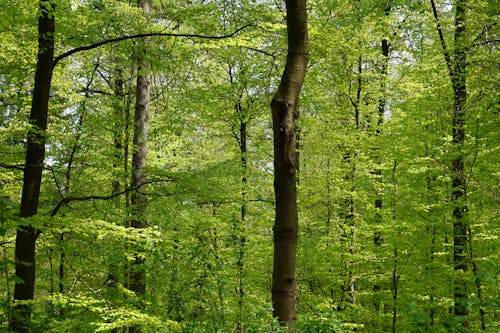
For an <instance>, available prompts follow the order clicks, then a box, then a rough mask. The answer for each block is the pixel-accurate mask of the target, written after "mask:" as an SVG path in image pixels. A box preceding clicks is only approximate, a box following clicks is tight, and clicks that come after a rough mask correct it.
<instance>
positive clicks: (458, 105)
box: [430, 0, 469, 329]
mask: <svg viewBox="0 0 500 333" xmlns="http://www.w3.org/2000/svg"><path fill="white" fill-rule="evenodd" d="M430 1H431V6H432V11H433V14H434V18H435V19H436V28H437V31H438V34H439V39H440V42H441V46H442V48H443V55H444V59H445V61H446V65H447V67H448V73H449V76H450V81H451V86H452V88H453V114H452V127H451V128H452V143H453V145H454V147H455V156H454V158H453V160H452V161H451V166H450V170H451V203H452V207H453V268H454V270H455V273H456V274H455V281H454V290H453V298H454V313H455V315H456V316H457V317H458V319H459V321H460V323H461V325H462V326H463V327H464V328H465V329H467V328H468V327H469V323H468V320H467V316H468V314H469V313H468V310H467V298H468V287H467V284H468V283H467V278H466V274H464V273H465V272H466V271H468V267H469V260H468V256H467V239H468V234H467V230H468V223H467V198H466V186H467V184H466V181H465V165H464V159H463V153H462V147H463V145H464V143H465V118H466V117H465V114H466V102H467V88H466V78H467V73H466V70H467V54H466V49H467V48H466V10H467V0H456V1H455V34H454V38H455V40H454V49H453V54H450V52H449V50H448V48H447V46H446V42H445V39H444V33H443V30H442V28H441V23H440V20H439V15H438V12H437V8H436V4H435V2H434V0H430Z"/></svg>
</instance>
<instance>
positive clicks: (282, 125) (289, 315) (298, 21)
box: [271, 0, 309, 330]
mask: <svg viewBox="0 0 500 333" xmlns="http://www.w3.org/2000/svg"><path fill="white" fill-rule="evenodd" d="M286 11H287V18H286V19H287V36H288V53H287V59H286V64H285V69H284V71H283V76H282V77H281V81H280V85H279V87H278V91H277V92H276V94H275V95H274V97H273V100H272V102H271V111H272V118H273V133H274V193H275V198H276V208H275V209H276V211H275V214H276V215H275V222H274V227H273V231H274V265H273V285H272V300H273V315H274V316H275V317H276V318H278V320H279V321H280V323H282V324H283V325H287V326H288V328H289V330H293V324H294V322H295V321H296V312H297V298H296V297H297V295H296V293H297V291H296V276H295V262H296V253H297V238H298V213H297V188H296V170H297V162H298V161H297V154H296V140H295V135H296V132H295V128H296V125H295V120H296V118H297V114H298V100H299V95H300V91H301V89H302V84H303V82H304V78H305V74H306V71H307V63H308V52H309V50H308V41H307V39H308V33H307V11H306V1H305V0H287V1H286Z"/></svg>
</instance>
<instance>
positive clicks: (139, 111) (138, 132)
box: [129, 0, 150, 333]
mask: <svg viewBox="0 0 500 333" xmlns="http://www.w3.org/2000/svg"><path fill="white" fill-rule="evenodd" d="M138 6H139V8H141V9H142V10H143V12H144V13H148V12H149V8H150V4H149V0H138ZM146 51H147V42H143V44H142V45H141V50H140V54H139V56H138V59H137V73H138V74H137V87H136V102H135V116H134V137H133V141H132V142H133V153H132V182H131V186H132V187H134V188H137V191H135V192H134V193H133V194H132V197H131V198H130V199H131V201H130V203H131V211H132V217H131V223H130V226H131V227H132V228H146V227H147V220H146V216H145V215H146V208H147V201H146V197H145V195H144V194H143V192H144V190H145V187H146V185H145V182H146V160H147V155H148V149H147V142H148V120H149V101H150V75H149V64H148V63H147V61H146V60H145V54H146ZM144 261H145V260H144V258H143V257H142V256H140V255H139V256H137V257H136V258H135V260H134V263H133V265H132V267H131V272H130V289H131V290H132V291H134V292H135V293H136V294H137V295H138V296H141V297H142V296H144V295H145V293H146V271H145V270H144V267H142V266H143V265H144ZM136 332H141V330H140V329H139V327H137V326H133V327H131V328H130V329H129V333H136Z"/></svg>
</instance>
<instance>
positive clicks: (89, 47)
mask: <svg viewBox="0 0 500 333" xmlns="http://www.w3.org/2000/svg"><path fill="white" fill-rule="evenodd" d="M250 26H252V24H246V25H244V26H242V27H240V28H238V29H236V30H235V31H233V32H231V33H230V34H227V35H219V36H210V35H200V34H180V33H170V32H150V33H142V34H135V35H125V36H121V37H116V38H111V39H106V40H103V41H100V42H96V43H92V44H89V45H84V46H80V47H76V48H74V49H72V50H69V51H67V52H64V53H63V54H60V55H58V56H57V57H55V58H54V61H53V63H52V69H53V68H54V67H56V65H57V64H58V63H59V61H61V60H62V59H64V58H67V57H69V56H71V55H73V54H75V53H77V52H81V51H87V50H92V49H96V48H98V47H101V46H103V45H107V44H111V43H117V42H121V41H125V40H131V39H137V38H145V37H155V36H156V37H185V38H199V39H224V38H230V37H233V36H235V35H237V34H238V33H239V32H240V31H242V30H244V29H246V28H248V27H250Z"/></svg>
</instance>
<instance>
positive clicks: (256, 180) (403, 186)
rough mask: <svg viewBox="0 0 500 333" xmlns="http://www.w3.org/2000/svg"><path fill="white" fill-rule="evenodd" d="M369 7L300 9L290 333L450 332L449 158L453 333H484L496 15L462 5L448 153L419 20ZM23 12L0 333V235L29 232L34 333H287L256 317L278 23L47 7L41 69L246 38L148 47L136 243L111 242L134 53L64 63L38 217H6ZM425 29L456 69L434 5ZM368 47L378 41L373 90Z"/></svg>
mask: <svg viewBox="0 0 500 333" xmlns="http://www.w3.org/2000/svg"><path fill="white" fill-rule="evenodd" d="M4 2H5V1H4ZM386 3H387V2H386V1H362V2H360V1H315V2H309V4H308V5H309V9H310V12H309V22H310V24H309V27H310V48H311V54H310V58H311V59H310V68H309V69H308V74H307V78H306V83H305V87H304V94H303V96H302V98H301V101H300V108H299V111H300V115H299V120H298V124H299V126H300V145H299V151H300V170H299V207H300V237H299V249H298V257H297V282H298V295H297V296H298V301H299V302H298V303H299V309H298V310H299V314H298V321H297V323H296V331H297V332H360V331H361V332H365V331H366V332H391V331H393V327H394V328H395V329H394V330H395V331H396V332H431V331H432V332H448V331H452V330H455V331H459V330H460V328H461V327H462V326H461V325H460V322H459V321H458V319H457V318H456V317H455V316H453V315H452V314H451V313H452V310H453V304H454V300H453V283H454V281H455V280H456V272H454V269H453V264H452V263H453V225H452V210H451V204H450V191H451V177H452V176H451V173H450V165H451V161H452V160H453V159H454V158H455V157H456V156H457V154H461V155H462V156H463V158H464V162H465V170H466V172H467V174H466V175H465V176H466V180H467V197H466V200H467V207H468V212H467V214H468V218H467V225H468V227H469V229H470V231H469V236H470V239H469V242H468V246H469V248H468V249H467V252H468V255H469V258H470V261H469V264H470V265H469V271H468V272H467V273H466V274H465V276H464V279H465V280H466V281H467V288H468V294H469V297H468V304H467V306H468V309H469V316H468V319H469V324H470V327H471V328H470V331H473V332H482V331H489V332H494V331H498V329H499V326H498V323H497V321H496V320H495V319H496V318H497V316H498V312H497V311H498V310H496V309H497V308H498V306H499V300H498V295H499V288H498V276H499V269H498V262H499V257H498V256H499V254H498V251H496V249H497V247H498V246H497V244H498V237H499V232H500V230H499V228H498V225H497V224H498V223H496V221H497V220H498V209H497V207H498V189H497V184H498V183H499V179H498V178H499V173H498V170H497V169H498V164H499V160H498V159H499V157H498V156H500V154H498V145H497V144H496V143H497V142H498V138H499V134H498V128H499V127H498V120H497V118H498V106H497V104H498V100H499V92H498V89H493V88H492V87H496V86H497V85H498V80H499V77H498V75H499V74H497V73H498V70H497V65H498V64H497V62H496V58H497V53H498V50H497V45H496V42H495V40H497V39H498V27H497V25H496V24H495V19H496V15H497V14H498V13H497V8H496V7H495V5H493V4H491V3H490V2H487V1H479V0H477V1H476V0H474V1H470V3H469V6H468V17H469V19H468V38H467V40H468V43H470V45H469V46H470V47H469V53H468V60H469V63H468V66H467V91H468V96H467V117H466V124H465V130H466V141H465V143H464V145H463V146H462V147H461V149H460V150H458V149H456V148H455V145H454V144H453V142H452V133H451V119H452V110H453V104H452V103H453V100H452V95H451V92H452V90H451V88H452V87H451V84H450V81H449V77H448V76H447V75H448V74H447V68H446V65H445V63H444V61H443V54H442V49H441V48H440V47H441V46H440V43H439V39H438V38H439V37H438V35H437V33H436V29H435V22H434V20H433V16H432V12H431V11H430V8H429V6H428V4H427V3H422V2H416V1H391V3H392V8H391V12H390V15H385V12H384V6H385V4H386ZM36 7H37V3H36V1H28V0H23V1H16V2H5V3H2V4H0V13H1V14H0V41H1V42H2V48H1V49H0V281H1V282H0V292H1V293H2V298H1V300H0V323H1V324H0V329H6V325H7V322H8V319H9V315H10V307H11V299H12V296H13V295H12V293H13V284H14V281H15V280H16V276H15V274H14V273H15V272H14V265H15V261H14V257H13V251H14V245H15V230H16V229H17V228H19V227H22V226H23V225H33V226H35V227H36V228H37V230H39V231H40V232H41V234H40V236H39V238H38V241H37V266H36V267H37V276H36V279H37V281H36V295H35V300H34V301H32V302H30V303H29V304H30V306H31V307H32V309H33V314H32V331H33V332H112V331H113V330H116V331H120V330H121V329H122V328H123V327H130V326H134V325H137V326H139V327H140V328H141V329H142V331H143V332H235V331H237V329H238V327H240V328H242V331H244V332H283V331H284V329H283V328H282V327H280V326H279V323H277V322H276V320H275V319H274V318H272V308H271V299H270V294H271V293H270V288H271V274H272V258H273V254H272V245H273V244H272V242H273V231H272V225H273V218H274V211H273V209H274V202H273V200H274V199H273V184H272V158H273V153H272V129H271V121H270V114H269V113H270V112H269V102H270V99H271V97H272V93H273V91H274V89H275V87H276V85H277V82H278V79H279V73H280V70H279V69H280V68H281V66H282V65H283V62H284V59H285V55H286V39H285V36H286V31H285V24H284V23H285V21H284V7H283V6H282V5H281V4H278V3H275V2H272V1H250V0H248V1H246V0H245V1H229V2H228V1H153V10H152V13H151V14H150V15H148V16H147V17H145V16H144V15H142V13H141V12H140V11H139V10H138V8H136V6H135V3H131V2H126V1H57V6H56V9H55V12H54V15H55V18H56V36H55V37H56V44H57V45H56V55H59V54H62V53H64V52H66V51H68V50H71V49H73V48H76V47H81V46H85V45H91V44H93V43H96V42H100V41H103V40H107V39H110V38H116V37H120V36H124V35H131V34H136V33H142V32H174V33H189V34H199V35H204V36H210V35H211V36H218V35H224V34H229V33H231V32H233V31H235V30H236V29H238V28H240V27H242V26H244V25H246V24H252V25H251V26H249V27H247V28H246V29H245V30H243V31H241V32H240V33H239V34H237V35H235V36H234V37H232V38H227V39H220V40H214V39H212V40H210V39H197V38H164V37H151V38H149V40H148V41H149V42H148V43H149V44H148V50H147V52H146V59H147V60H148V61H149V62H150V63H151V68H152V88H151V92H152V99H151V112H150V124H149V141H148V145H149V147H148V149H149V155H148V167H147V174H148V184H147V186H146V189H145V190H144V194H145V195H146V197H147V200H148V209H147V211H146V218H147V222H148V228H145V229H144V230H137V229H132V228H130V227H129V225H130V219H131V208H130V196H131V195H132V193H134V191H135V190H136V189H130V188H126V186H130V174H131V167H130V163H131V156H132V151H133V147H132V143H131V138H132V133H133V110H134V105H135V83H134V82H135V78H136V76H137V68H136V63H135V56H136V55H137V52H139V51H138V46H137V41H136V40H127V41H123V42H120V43H113V44H108V45H105V46H102V47H99V48H95V49H92V50H88V51H85V52H79V53H75V54H73V55H72V56H71V57H68V58H65V59H64V60H63V61H61V62H60V63H59V64H58V65H57V67H56V68H55V70H54V74H53V75H54V82H53V86H52V87H51V100H50V114H49V129H48V133H47V135H48V137H47V146H46V149H47V155H46V160H45V169H44V173H43V184H42V189H41V201H40V204H39V214H38V215H37V216H36V217H33V218H30V219H23V220H21V219H19V218H18V211H19V202H20V196H21V191H22V185H23V184H22V177H23V170H22V169H23V163H24V154H25V151H24V150H25V142H26V135H27V131H28V128H29V124H28V114H29V110H30V105H31V92H30V91H31V89H32V86H33V81H34V78H33V75H34V70H35V59H36V52H37V50H36V45H37V38H36V19H37V16H36ZM438 10H439V13H440V15H441V19H442V20H441V24H442V27H443V29H444V34H445V38H446V40H447V41H448V42H449V48H450V50H452V49H453V47H454V45H453V41H452V38H451V37H452V33H453V15H454V13H453V10H452V6H448V5H447V4H444V3H438ZM383 38H387V39H388V40H389V42H390V44H391V49H390V50H391V52H390V57H389V61H388V75H387V76H385V75H384V73H383V72H382V63H383V61H384V59H383V56H382V54H381V49H380V44H381V40H382V39H383ZM382 83H383V84H382ZM383 99H385V103H386V105H385V109H384V114H383V117H382V118H383V124H379V123H378V120H379V118H378V117H379V113H378V112H379V107H380V103H381V101H382V100H383ZM243 124H244V125H245V126H246V127H245V129H246V136H245V138H246V151H245V152H242V143H241V142H242V141H241V139H242V135H243V134H242V132H241V129H242V126H243ZM243 160H244V161H246V163H245V164H243ZM113 193H115V195H114V194H113ZM116 193H119V194H116ZM70 198H71V199H70ZM64 200H68V201H67V202H66V201H64ZM376 200H381V202H382V207H381V208H376V207H375V202H376ZM58 204H60V206H58ZM56 207H59V208H58V210H57V213H56V214H55V216H51V214H52V213H53V212H54V211H55V208H56ZM242 211H244V213H245V214H244V215H245V216H244V217H243V218H242ZM376 236H377V237H378V236H380V237H381V241H379V243H376V242H375V237H376ZM135 258H141V259H144V262H143V263H141V265H136V266H135V267H134V269H138V270H144V271H145V272H146V285H147V288H146V293H145V295H143V296H141V295H136V294H135V293H134V292H132V291H131V290H130V285H129V282H130V281H129V279H130V278H129V276H130V270H131V267H132V266H133V263H134V260H135ZM61 272H62V273H61ZM482 326H485V329H483V327H482Z"/></svg>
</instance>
